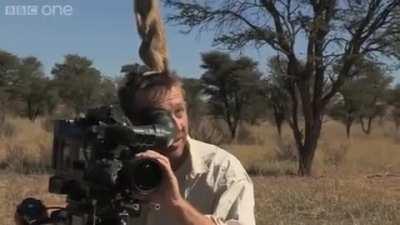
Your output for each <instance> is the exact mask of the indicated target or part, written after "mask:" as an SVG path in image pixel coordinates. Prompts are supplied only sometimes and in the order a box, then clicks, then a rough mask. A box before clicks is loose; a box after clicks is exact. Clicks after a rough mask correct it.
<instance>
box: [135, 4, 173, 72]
mask: <svg viewBox="0 0 400 225" xmlns="http://www.w3.org/2000/svg"><path fill="white" fill-rule="evenodd" d="M134 8H135V17H136V23H137V29H138V33H139V35H140V37H141V38H142V44H141V45H140V48H139V55H140V57H141V58H142V60H143V62H144V63H145V64H146V65H147V66H149V67H150V68H151V69H153V70H155V71H160V72H161V71H165V70H167V67H168V66H167V63H168V62H167V54H168V53H167V45H166V38H165V31H164V26H163V23H162V20H161V16H160V7H159V4H158V0H134Z"/></svg>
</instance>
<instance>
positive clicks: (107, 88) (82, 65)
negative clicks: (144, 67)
mask: <svg viewBox="0 0 400 225" xmlns="http://www.w3.org/2000/svg"><path fill="white" fill-rule="evenodd" d="M52 74H53V75H54V82H55V84H56V86H57V89H58V93H59V95H60V97H61V98H62V100H63V102H64V103H65V104H66V105H67V106H68V107H70V108H72V109H73V110H74V111H75V113H76V114H79V113H82V112H85V111H86V110H87V109H88V108H91V107H95V106H98V105H100V104H108V103H112V102H115V100H116V87H115V84H114V83H113V81H112V80H110V79H106V78H103V77H102V76H101V74H100V71H99V70H97V69H96V68H95V67H94V66H93V62H92V61H91V60H89V59H87V58H86V57H82V56H79V55H66V56H65V59H64V62H63V63H61V64H56V65H55V66H54V68H53V69H52Z"/></svg>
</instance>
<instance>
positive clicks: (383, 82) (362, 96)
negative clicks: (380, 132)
mask: <svg viewBox="0 0 400 225" xmlns="http://www.w3.org/2000/svg"><path fill="white" fill-rule="evenodd" d="M353 74H354V75H353V77H352V78H351V79H349V80H347V81H346V82H345V84H344V85H343V86H342V87H341V89H340V91H339V93H340V94H341V99H340V100H339V101H337V102H336V103H335V104H334V106H333V107H332V109H331V111H330V115H331V116H332V117H333V118H335V119H337V120H339V121H342V122H343V123H344V124H346V126H347V127H348V128H347V129H348V135H350V133H349V132H350V127H351V125H352V123H353V122H354V121H355V120H360V122H361V124H362V126H363V130H364V132H366V133H370V131H371V124H372V121H373V120H374V119H375V118H376V117H377V116H381V115H384V113H385V109H386V106H387V104H386V96H387V93H388V89H389V86H390V83H391V82H392V80H393V78H392V77H390V76H388V75H387V74H386V73H385V71H384V69H383V68H382V67H381V66H380V65H378V64H376V63H375V62H372V61H368V60H361V61H360V62H358V63H357V64H355V66H354V68H353ZM364 120H367V121H368V125H367V126H366V125H365V124H364Z"/></svg>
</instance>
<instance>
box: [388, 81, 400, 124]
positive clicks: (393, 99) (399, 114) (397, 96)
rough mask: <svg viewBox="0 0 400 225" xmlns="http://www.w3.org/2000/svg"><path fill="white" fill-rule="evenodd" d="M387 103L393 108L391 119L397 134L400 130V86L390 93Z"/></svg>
mask: <svg viewBox="0 0 400 225" xmlns="http://www.w3.org/2000/svg"><path fill="white" fill-rule="evenodd" d="M387 101H388V103H389V104H390V106H391V110H390V119H391V120H393V122H394V125H395V129H396V132H398V131H399V129H400V84H397V85H396V86H395V87H394V88H393V89H392V90H390V91H389V94H388V99H387Z"/></svg>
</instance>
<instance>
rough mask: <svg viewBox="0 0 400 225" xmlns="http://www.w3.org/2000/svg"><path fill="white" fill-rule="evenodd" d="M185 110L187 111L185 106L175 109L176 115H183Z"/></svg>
mask: <svg viewBox="0 0 400 225" xmlns="http://www.w3.org/2000/svg"><path fill="white" fill-rule="evenodd" d="M184 111H185V109H184V108H179V109H177V110H175V115H177V116H182V115H183V112H184Z"/></svg>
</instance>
